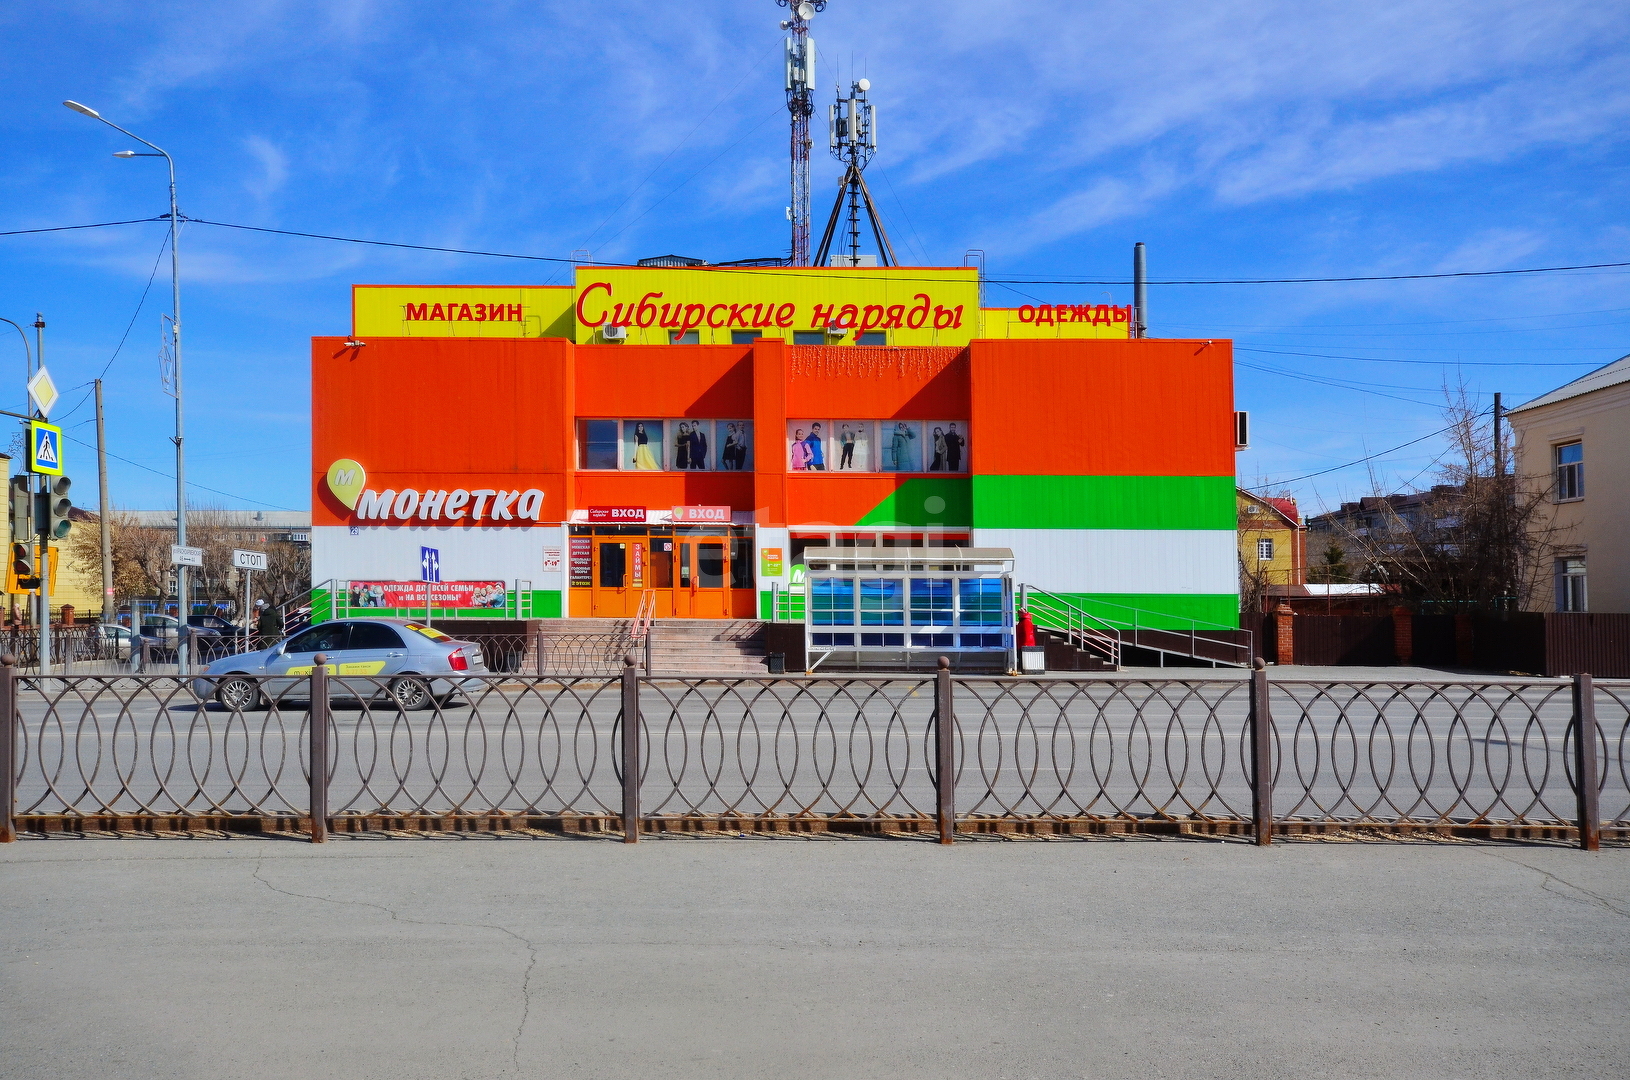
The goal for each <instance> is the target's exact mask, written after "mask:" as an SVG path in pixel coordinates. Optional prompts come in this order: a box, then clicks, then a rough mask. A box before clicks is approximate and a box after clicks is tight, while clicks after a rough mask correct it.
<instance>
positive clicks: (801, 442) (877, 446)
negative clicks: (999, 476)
mask: <svg viewBox="0 0 1630 1080" xmlns="http://www.w3.org/2000/svg"><path fill="white" fill-rule="evenodd" d="M968 442H969V440H968V422H967V421H966V420H844V419H841V418H840V419H836V420H828V419H825V418H813V419H809V420H788V421H787V468H788V470H790V471H792V472H796V473H828V474H830V473H847V472H856V473H877V472H885V473H888V472H906V473H921V472H929V473H965V472H968V471H969V468H970V466H971V464H972V452H971V451H970V450H969V448H968Z"/></svg>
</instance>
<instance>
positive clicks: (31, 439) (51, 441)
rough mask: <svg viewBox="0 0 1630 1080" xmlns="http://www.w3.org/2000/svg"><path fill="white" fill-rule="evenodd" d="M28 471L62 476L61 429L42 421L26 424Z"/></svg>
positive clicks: (32, 421) (31, 421)
mask: <svg viewBox="0 0 1630 1080" xmlns="http://www.w3.org/2000/svg"><path fill="white" fill-rule="evenodd" d="M28 471H29V472H31V473H45V474H47V475H49V476H61V475H62V429H61V428H59V427H57V426H56V425H54V424H47V423H45V422H44V421H42V420H30V421H29V422H28Z"/></svg>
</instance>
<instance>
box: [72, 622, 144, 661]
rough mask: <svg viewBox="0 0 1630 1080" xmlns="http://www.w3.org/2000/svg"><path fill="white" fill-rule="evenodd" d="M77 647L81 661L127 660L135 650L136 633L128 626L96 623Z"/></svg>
mask: <svg viewBox="0 0 1630 1080" xmlns="http://www.w3.org/2000/svg"><path fill="white" fill-rule="evenodd" d="M82 641H83V644H82V645H80V646H78V647H79V648H80V649H81V651H82V654H83V655H81V656H80V657H79V659H81V660H128V659H130V653H131V651H132V649H134V648H135V642H136V632H135V631H134V630H132V629H130V627H128V626H117V625H114V624H113V623H97V624H96V628H95V630H94V632H93V633H91V634H90V635H88V636H87V637H85V638H83V639H82Z"/></svg>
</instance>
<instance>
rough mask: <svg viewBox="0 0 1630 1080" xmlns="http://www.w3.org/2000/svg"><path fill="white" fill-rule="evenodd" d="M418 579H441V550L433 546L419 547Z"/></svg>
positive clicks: (437, 580) (436, 580)
mask: <svg viewBox="0 0 1630 1080" xmlns="http://www.w3.org/2000/svg"><path fill="white" fill-rule="evenodd" d="M419 580H420V581H434V582H440V581H441V552H440V551H437V550H436V549H435V548H429V547H422V548H420V549H419Z"/></svg>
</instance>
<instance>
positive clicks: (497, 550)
mask: <svg viewBox="0 0 1630 1080" xmlns="http://www.w3.org/2000/svg"><path fill="white" fill-rule="evenodd" d="M421 547H432V548H435V549H436V550H437V551H439V552H441V577H442V580H443V581H510V582H513V581H530V582H531V583H532V587H533V588H534V589H563V588H565V587H566V582H565V575H564V574H559V573H551V574H546V573H544V572H543V549H544V548H546V547H552V548H561V549H562V552H563V553H564V549H565V547H566V530H565V529H563V528H561V527H560V526H558V525H544V526H533V527H531V528H524V527H523V528H508V527H499V528H491V529H480V528H470V527H468V526H465V527H462V528H461V527H458V526H448V525H443V526H429V525H377V526H375V525H364V526H361V530H360V532H359V533H358V535H356V536H352V535H351V527H350V526H348V525H318V526H316V527H314V528H313V529H312V530H311V581H312V584H314V585H322V584H323V583H324V582H327V581H330V580H334V579H338V580H340V581H418V580H419V548H421Z"/></svg>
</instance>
